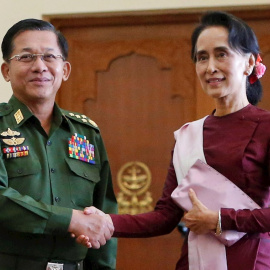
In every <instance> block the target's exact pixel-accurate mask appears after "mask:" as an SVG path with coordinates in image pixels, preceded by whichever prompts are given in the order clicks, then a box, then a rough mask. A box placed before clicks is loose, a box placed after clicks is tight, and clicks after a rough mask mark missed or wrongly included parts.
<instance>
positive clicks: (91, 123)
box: [61, 109, 99, 130]
mask: <svg viewBox="0 0 270 270" xmlns="http://www.w3.org/2000/svg"><path fill="white" fill-rule="evenodd" d="M61 111H62V113H63V114H64V115H65V116H66V117H68V118H69V119H73V120H75V121H77V122H79V123H83V124H85V125H88V126H91V127H93V128H95V129H97V130H99V128H98V125H97V124H96V123H95V122H94V121H93V120H91V119H90V118H89V117H87V116H86V115H84V114H80V113H77V112H70V111H66V110H63V109H61Z"/></svg>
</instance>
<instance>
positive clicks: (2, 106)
mask: <svg viewBox="0 0 270 270" xmlns="http://www.w3.org/2000/svg"><path fill="white" fill-rule="evenodd" d="M12 110H13V107H12V106H11V105H10V104H8V103H5V102H3V103H0V117H1V116H5V115H7V114H9V113H10V112H11V111H12Z"/></svg>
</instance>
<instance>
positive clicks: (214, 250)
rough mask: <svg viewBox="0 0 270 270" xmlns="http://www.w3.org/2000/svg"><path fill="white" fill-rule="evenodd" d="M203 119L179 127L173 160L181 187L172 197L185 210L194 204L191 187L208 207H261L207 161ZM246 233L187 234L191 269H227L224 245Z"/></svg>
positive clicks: (212, 208) (216, 208)
mask: <svg viewBox="0 0 270 270" xmlns="http://www.w3.org/2000/svg"><path fill="white" fill-rule="evenodd" d="M205 119H206V117H204V118H203V119H200V120H197V121H194V122H191V123H187V124H185V125H184V126H182V127H181V128H180V129H179V130H177V131H176V132H175V133H174V135H175V140H176V144H175V148H174V155H173V164H174V169H175V172H176V177H177V181H178V187H177V188H176V189H175V190H174V191H173V193H172V195H171V196H172V199H173V200H174V201H175V203H176V204H177V205H179V206H180V207H181V208H182V209H184V210H185V211H189V210H190V209H191V208H192V204H191V201H190V199H189V196H188V191H189V189H190V188H192V189H193V190H194V191H195V192H196V195H197V197H198V198H199V200H200V201H201V202H202V203H203V204H204V205H205V206H206V207H208V208H209V209H211V210H214V211H219V209H220V208H234V209H236V210H238V209H255V208H260V207H259V206H258V205H257V204H256V203H255V202H254V201H253V200H252V199H251V198H250V197H249V196H248V195H246V194H245V193H244V192H243V191H242V190H241V189H239V188H238V187H237V186H236V185H235V184H233V183H232V182H231V181H230V180H229V179H227V178H226V177H225V176H223V175H222V174H220V173H219V172H217V171H216V170H214V169H213V168H212V167H210V166H208V165H207V164H206V160H205V156H204V152H203V124H204V121H205ZM244 235H245V232H237V231H223V232H222V234H221V235H220V236H216V235H215V234H214V232H213V233H208V234H204V235H197V234H195V233H193V232H190V233H189V236H188V254H189V255H188V258H189V270H209V269H215V270H227V269H228V268H227V259H226V250H225V245H227V246H230V245H232V244H234V243H235V242H237V241H238V240H239V239H241V238H242V237H243V236H244Z"/></svg>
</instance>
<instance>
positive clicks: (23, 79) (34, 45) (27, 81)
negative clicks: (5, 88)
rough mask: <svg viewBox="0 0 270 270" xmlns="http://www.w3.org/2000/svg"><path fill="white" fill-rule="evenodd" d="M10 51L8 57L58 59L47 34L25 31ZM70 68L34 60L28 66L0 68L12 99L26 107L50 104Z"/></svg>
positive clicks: (19, 63) (13, 64) (18, 64)
mask: <svg viewBox="0 0 270 270" xmlns="http://www.w3.org/2000/svg"><path fill="white" fill-rule="evenodd" d="M13 44H14V49H13V52H12V54H11V57H12V56H14V55H22V54H45V53H50V54H54V55H61V50H60V48H59V46H58V44H57V37H56V35H55V34H54V33H53V32H51V31H25V32H22V33H20V34H19V35H18V36H17V37H15V39H14V40H13ZM70 70H71V67H70V64H69V63H68V62H66V61H63V60H62V58H57V59H56V60H55V61H52V62H50V61H44V60H42V57H40V56H37V58H36V59H34V60H32V61H30V62H23V61H17V60H16V58H14V59H12V60H10V62H9V63H6V62H5V63H3V64H2V74H3V76H4V78H5V80H6V81H10V83H11V87H12V89H13V93H14V95H15V96H16V97H17V98H18V99H19V100H21V101H22V102H24V103H25V104H26V105H30V106H31V104H33V103H45V104H49V103H53V102H54V100H55V95H56V93H57V91H58V89H59V88H60V86H61V83H62V80H64V81H65V80H67V79H68V76H69V74H70Z"/></svg>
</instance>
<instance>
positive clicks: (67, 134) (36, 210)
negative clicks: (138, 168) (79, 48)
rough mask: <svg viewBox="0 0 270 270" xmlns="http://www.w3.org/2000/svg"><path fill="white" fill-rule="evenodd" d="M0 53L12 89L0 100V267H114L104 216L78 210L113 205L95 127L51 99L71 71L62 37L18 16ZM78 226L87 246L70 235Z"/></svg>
mask: <svg viewBox="0 0 270 270" xmlns="http://www.w3.org/2000/svg"><path fill="white" fill-rule="evenodd" d="M2 53H3V59H4V62H3V64H2V66H1V71H2V74H3V77H4V79H5V80H6V81H7V82H10V84H11V87H12V90H13V95H12V97H11V99H10V100H9V102H8V103H2V104H1V105H0V144H1V148H0V150H1V157H0V211H1V215H0V227H1V229H0V269H1V270H15V269H16V270H17V269H18V270H26V269H27V270H45V269H47V270H50V269H54V270H56V269H60V270H81V269H85V270H92V269H93V270H94V269H114V268H115V260H116V245H117V243H116V240H115V239H110V238H111V235H112V233H113V225H112V223H111V222H110V220H109V219H108V218H106V217H103V216H100V215H97V214H91V215H84V214H83V211H82V210H83V209H84V208H85V207H87V206H91V205H93V206H95V207H97V208H99V209H101V210H102V211H104V212H105V213H115V212H116V211H117V205H116V200H115V196H114V192H113V187H112V180H111V172H110V166H109V162H108V157H107V154H106V150H105V148H104V144H103V141H102V138H101V135H100V132H99V128H98V126H97V125H96V124H95V123H94V122H93V121H92V120H90V119H89V118H88V117H87V116H85V115H81V114H78V113H75V112H69V111H66V110H63V109H61V108H59V107H58V106H57V104H56V103H55V96H56V93H57V91H58V89H59V88H60V85H61V83H62V81H66V80H67V79H68V77H69V75H70V71H71V65H70V63H69V62H67V57H68V45H67V41H66V39H65V38H64V37H63V35H62V34H61V33H60V32H58V31H57V30H56V29H55V28H54V27H53V26H52V25H51V24H50V23H48V22H45V21H42V20H36V19H26V20H22V21H19V22H18V23H16V24H15V25H13V26H12V27H11V28H10V29H9V30H8V32H7V33H6V35H5V37H4V39H3V42H2ZM81 234H83V235H86V237H87V238H88V239H89V245H88V248H90V249H87V247H85V246H83V245H80V244H78V243H76V241H75V238H72V237H71V235H73V236H78V235H81ZM106 242H107V243H106ZM105 244H106V245H105ZM99 248H100V249H99ZM86 256H87V262H88V264H87V266H86V267H84V266H83V263H82V261H83V260H84V259H85V257H86ZM83 267H84V268H83Z"/></svg>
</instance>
